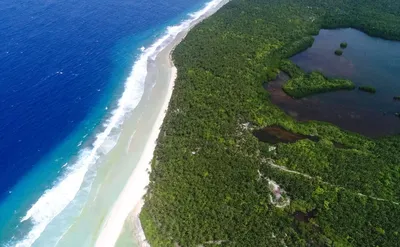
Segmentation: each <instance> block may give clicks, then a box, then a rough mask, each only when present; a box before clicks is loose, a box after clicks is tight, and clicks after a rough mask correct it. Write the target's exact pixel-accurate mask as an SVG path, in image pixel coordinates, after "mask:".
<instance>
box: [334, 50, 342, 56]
mask: <svg viewBox="0 0 400 247" xmlns="http://www.w3.org/2000/svg"><path fill="white" fill-rule="evenodd" d="M342 54H343V50H340V49H337V50H335V55H337V56H341V55H342Z"/></svg>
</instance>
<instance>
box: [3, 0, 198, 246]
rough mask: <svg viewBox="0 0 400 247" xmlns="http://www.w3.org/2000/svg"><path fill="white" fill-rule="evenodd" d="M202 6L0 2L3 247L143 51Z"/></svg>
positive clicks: (157, 1) (186, 0)
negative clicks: (13, 222) (11, 223)
mask: <svg viewBox="0 0 400 247" xmlns="http://www.w3.org/2000/svg"><path fill="white" fill-rule="evenodd" d="M205 2H206V1H204V0H151V1H150V0H144V1H139V0H107V1H105V0H97V1H95V0H79V1H78V0H65V1H54V0H26V1H17V0H8V1H1V2H0V61H1V62H0V157H1V160H0V166H1V167H0V169H1V172H0V200H1V202H0V210H1V211H2V212H1V216H0V229H1V230H0V245H1V244H2V243H4V242H5V241H7V239H6V238H7V237H9V236H10V235H9V234H10V232H11V231H12V229H6V227H5V226H6V223H8V225H7V226H9V225H10V224H9V222H10V221H13V220H14V221H15V222H17V221H19V219H13V217H15V215H16V212H17V211H18V210H21V208H27V207H29V205H30V204H31V203H33V202H34V200H35V199H37V198H39V197H40V196H41V194H42V193H43V191H44V190H45V189H47V188H49V187H50V186H51V185H52V184H53V183H54V181H55V180H56V178H57V176H58V175H59V174H60V172H61V171H62V169H65V167H68V165H69V164H71V163H72V160H73V159H74V158H75V159H76V158H77V157H76V155H77V154H78V152H79V150H80V149H81V148H82V147H83V146H85V144H86V143H90V142H91V141H93V139H94V134H95V133H96V130H98V129H101V128H102V121H103V120H104V119H105V118H106V116H107V115H109V114H110V112H111V111H112V109H113V108H115V106H116V101H117V99H118V98H119V97H120V95H121V93H122V91H123V86H124V81H125V79H126V77H127V76H128V75H129V73H130V72H131V69H132V64H133V63H134V61H135V59H136V57H137V56H138V54H140V47H142V46H146V45H149V44H150V43H151V42H152V41H153V40H154V39H155V38H156V37H157V36H158V35H160V34H161V33H162V31H163V29H164V28H165V27H166V26H167V25H170V24H172V23H176V22H178V21H179V20H180V19H182V18H184V17H185V16H186V14H187V13H189V12H192V11H193V10H195V9H199V8H200V6H201V5H203V4H204V3H205ZM28 174H29V176H27V175H28ZM28 197H29V198H32V200H33V201H30V200H26V198H28ZM24 203H25V204H26V205H21V204H24ZM14 207H15V208H14ZM24 213H25V212H18V215H23V214H24ZM21 234H23V233H21Z"/></svg>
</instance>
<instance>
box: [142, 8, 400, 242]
mask: <svg viewBox="0 0 400 247" xmlns="http://www.w3.org/2000/svg"><path fill="white" fill-rule="evenodd" d="M327 27H329V28H336V27H355V28H358V29H361V30H362V31H365V32H367V33H368V34H371V35H375V36H379V37H383V38H387V39H395V40H400V2H399V1H396V0H384V1H372V0H367V1H365V0H363V1H361V0H346V1H340V0H299V1H293V0H269V1H266V0H232V1H231V2H230V3H228V4H227V5H225V6H224V7H223V8H222V9H221V10H220V11H218V12H217V13H216V14H215V15H213V16H212V17H210V18H208V19H207V20H205V21H203V22H202V23H201V24H199V25H198V26H196V27H195V28H194V29H193V30H192V31H191V32H190V33H189V34H188V35H187V37H186V38H185V40H184V41H183V42H182V43H181V44H180V45H179V46H178V47H177V48H176V49H175V51H174V53H173V59H174V62H175V65H176V66H177V68H178V78H177V80H176V84H175V89H174V92H173V95H172V99H171V102H170V106H169V109H168V113H167V115H166V118H165V121H164V124H163V126H162V131H161V134H160V136H159V139H158V144H157V147H156V150H155V155H154V160H153V163H152V172H151V174H150V184H149V191H148V194H147V195H146V197H145V205H144V207H143V211H142V213H141V216H140V217H141V221H142V224H143V227H144V230H145V233H146V237H147V238H148V240H149V242H150V243H151V246H153V247H158V246H159V247H168V246H182V247H183V246H185V247H187V246H238V247H239V246H240V247H245V246H249V247H250V246H251V247H254V246H271V247H273V246H285V245H286V246H295V247H298V246H362V247H366V246H382V247H383V246H398V244H399V243H400V236H399V234H400V233H399V232H400V217H398V215H399V214H400V206H399V204H398V203H399V202H400V186H398V185H399V184H400V158H399V157H400V136H393V137H387V138H383V139H379V140H372V139H369V138H367V137H364V136H361V135H358V134H355V133H350V132H347V131H343V130H341V129H339V128H338V127H336V126H333V125H331V124H328V123H322V122H314V121H311V122H306V123H299V122H296V121H295V120H294V119H292V118H291V117H289V116H287V115H286V114H285V113H284V112H282V111H281V110H280V109H279V108H278V107H276V106H275V105H273V104H272V103H271V102H270V101H269V99H268V97H269V95H268V93H267V92H266V91H265V90H263V88H262V83H263V81H266V80H269V79H271V78H273V77H274V76H276V74H277V72H278V69H279V68H281V64H282V61H283V60H284V59H287V58H288V57H289V56H291V55H293V54H295V53H296V51H297V52H299V51H301V50H304V49H306V48H307V47H308V46H309V45H310V43H312V35H314V34H316V33H317V32H318V30H319V29H321V28H327ZM289 69H290V70H288V71H287V72H288V73H291V75H292V76H293V75H296V73H302V72H301V71H297V69H296V68H295V67H291V68H289ZM274 124H276V125H280V126H282V127H283V128H285V129H287V130H290V131H292V132H295V133H301V134H304V135H308V136H310V135H311V136H318V137H319V141H318V142H312V141H310V140H301V141H298V142H296V143H292V144H283V143H282V144H278V145H277V146H276V147H272V146H271V145H269V144H266V143H262V142H259V141H258V140H257V138H255V137H254V136H253V134H252V131H253V130H254V129H259V128H263V127H265V126H270V125H274ZM267 179H270V180H273V181H275V182H276V183H278V184H279V185H280V186H281V189H282V190H284V191H286V193H287V196H289V198H290V200H291V201H290V205H289V206H287V207H285V208H277V207H276V206H275V205H274V204H272V203H271V201H270V197H272V196H274V194H273V192H271V188H270V187H269V185H268V180H267ZM310 210H315V212H317V215H316V217H315V218H312V219H310V221H309V222H302V221H299V220H297V219H296V218H295V217H294V214H295V212H304V213H306V212H308V211H310Z"/></svg>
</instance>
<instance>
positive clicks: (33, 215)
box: [15, 0, 226, 247]
mask: <svg viewBox="0 0 400 247" xmlns="http://www.w3.org/2000/svg"><path fill="white" fill-rule="evenodd" d="M225 1H226V0H225ZM222 2H224V0H214V1H211V2H210V3H208V4H207V5H206V6H205V7H204V8H203V9H202V10H200V11H197V12H195V13H193V14H190V15H189V17H190V18H189V19H187V20H185V21H183V22H181V24H180V25H177V26H171V27H168V28H167V31H166V33H165V35H163V36H162V37H161V38H159V39H158V40H156V41H155V43H154V44H153V45H151V46H150V47H148V48H144V47H142V49H141V51H142V54H141V55H140V56H139V58H138V60H137V61H136V62H135V64H134V66H133V68H132V72H131V74H130V75H129V77H128V78H127V80H126V82H125V89H124V92H123V94H122V96H121V98H120V99H119V101H118V106H117V108H116V109H115V110H113V112H112V114H111V117H110V118H109V119H107V121H105V125H104V127H105V129H104V131H103V132H101V133H99V134H98V135H97V136H96V139H95V141H94V143H93V144H92V147H91V148H85V149H83V150H82V151H81V152H80V154H79V158H78V160H77V161H76V162H75V163H74V164H73V165H70V166H69V167H68V168H67V169H66V172H65V174H64V175H63V176H62V177H61V179H59V181H58V182H56V183H55V185H54V186H53V187H52V188H51V189H48V190H46V191H45V192H44V194H43V195H42V196H41V197H40V198H39V199H38V201H37V202H36V203H34V204H33V205H32V207H31V208H30V209H29V210H28V211H27V213H26V215H25V216H24V217H23V218H22V219H21V222H23V221H27V220H30V221H31V223H32V224H33V227H32V229H31V231H30V232H29V233H28V234H27V236H25V238H24V239H22V240H21V241H19V242H18V243H16V244H15V246H17V247H29V246H31V245H32V244H33V243H34V242H35V241H36V240H37V239H38V238H39V237H40V235H41V234H42V232H43V231H44V230H45V229H46V227H47V225H48V224H49V223H50V222H51V221H52V220H53V219H54V218H55V217H56V216H57V215H58V214H60V213H61V212H62V211H63V210H64V209H65V208H66V207H67V205H68V204H69V203H70V202H71V201H72V200H73V199H74V198H75V196H76V194H77V193H78V191H79V190H80V188H81V185H82V183H83V181H84V179H85V174H86V173H87V171H88V169H89V168H90V167H91V166H93V165H94V164H95V163H96V161H97V160H98V159H99V158H100V157H101V155H103V154H104V153H107V152H109V151H110V150H111V149H112V148H113V147H114V145H115V144H116V142H117V140H118V136H119V132H118V128H119V127H120V125H121V124H122V123H123V120H124V116H125V114H126V113H127V112H130V111H132V110H133V109H134V108H136V106H137V105H138V104H139V102H140V99H141V98H142V96H143V92H144V82H145V79H146V75H147V63H148V60H149V59H151V60H154V59H155V57H156V56H157V54H158V53H159V52H160V51H161V50H162V49H164V48H165V47H166V46H167V45H168V44H170V42H172V41H173V40H174V38H176V36H177V35H178V34H179V33H180V32H182V31H184V30H187V29H189V28H190V27H191V25H193V23H195V22H196V21H198V20H199V19H200V18H202V17H203V16H204V15H206V14H207V13H208V12H209V11H210V10H212V9H213V8H215V7H217V6H218V5H219V4H221V3H222ZM143 48H144V49H143ZM116 132H118V133H116ZM85 189H87V188H85Z"/></svg>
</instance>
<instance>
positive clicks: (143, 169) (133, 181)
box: [95, 0, 228, 247]
mask: <svg viewBox="0 0 400 247" xmlns="http://www.w3.org/2000/svg"><path fill="white" fill-rule="evenodd" d="M226 2H228V0H213V1H211V2H209V3H208V4H206V6H205V7H204V8H203V9H201V10H200V11H197V12H195V13H193V14H190V15H189V19H187V20H185V21H183V22H181V23H180V24H179V25H177V26H172V27H168V28H167V31H166V34H165V35H164V36H163V37H161V38H160V39H159V40H157V41H156V42H155V43H154V45H153V46H152V47H156V49H155V53H153V55H152V56H150V58H151V59H155V57H156V55H157V54H158V52H159V51H161V50H162V49H163V48H165V47H166V45H162V44H164V43H167V44H170V43H171V42H173V41H174V39H175V38H176V37H177V35H178V34H180V33H183V32H185V31H188V30H189V29H190V28H191V27H192V26H193V25H195V24H196V23H197V22H199V21H200V20H201V19H202V18H204V17H206V16H208V15H209V14H211V13H212V12H213V11H216V10H217V9H218V7H219V6H222V4H223V3H226ZM146 51H147V50H146ZM176 73H177V72H176V68H175V67H173V68H171V78H170V79H171V81H170V85H169V89H168V91H167V95H166V98H165V102H164V103H163V105H162V107H161V109H160V112H159V114H158V117H157V120H156V121H155V122H154V123H152V125H153V128H152V131H151V134H150V137H149V138H148V140H147V142H146V144H145V148H144V151H143V153H142V155H141V157H140V160H139V162H138V164H137V166H136V168H135V170H134V172H133V173H132V174H131V176H130V178H129V179H128V181H127V183H126V185H125V187H124V189H123V191H122V192H121V194H120V195H119V197H118V199H117V201H116V202H115V203H114V205H113V207H112V209H111V211H110V213H109V215H108V216H107V219H106V221H105V224H104V225H103V227H102V230H101V232H100V234H99V236H98V238H97V241H96V245H95V246H96V247H110V246H114V245H115V243H116V241H117V239H118V236H119V235H120V233H121V230H122V227H123V225H124V221H125V219H126V218H127V217H128V215H129V213H130V211H131V210H132V209H134V208H135V205H137V207H136V208H135V210H134V215H133V216H134V217H136V218H137V217H138V215H139V213H140V209H141V206H142V205H143V201H142V197H143V195H144V193H145V192H146V186H147V185H148V183H149V175H148V170H149V169H150V166H149V163H150V161H151V159H152V158H153V152H154V148H155V146H156V140H157V137H158V135H159V132H160V127H161V125H162V122H163V119H164V117H165V114H166V110H167V108H168V103H169V100H170V98H171V95H172V89H173V85H174V80H175V78H176ZM137 231H139V232H137V234H136V235H137V236H140V239H138V240H140V246H146V247H147V246H150V245H148V244H147V242H146V241H143V239H145V236H144V233H143V231H142V230H141V228H138V229H137Z"/></svg>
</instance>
